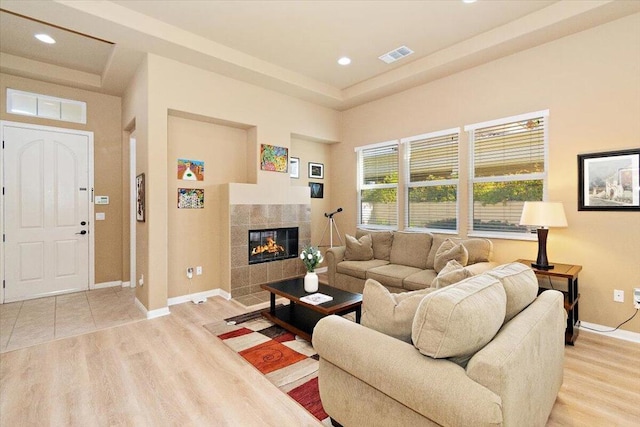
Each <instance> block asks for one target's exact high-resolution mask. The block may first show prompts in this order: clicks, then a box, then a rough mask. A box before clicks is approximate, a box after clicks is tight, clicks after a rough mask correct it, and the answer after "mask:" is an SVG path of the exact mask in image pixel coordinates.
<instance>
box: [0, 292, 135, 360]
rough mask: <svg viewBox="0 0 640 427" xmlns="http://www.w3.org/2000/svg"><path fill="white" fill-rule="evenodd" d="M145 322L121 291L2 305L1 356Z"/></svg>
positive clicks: (132, 299)
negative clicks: (64, 338)
mask: <svg viewBox="0 0 640 427" xmlns="http://www.w3.org/2000/svg"><path fill="white" fill-rule="evenodd" d="M145 318H146V317H145V315H144V313H143V312H142V311H141V310H140V309H139V308H138V307H137V306H136V305H135V289H131V288H122V287H112V288H104V289H95V290H92V291H85V292H77V293H73V294H66V295H59V296H55V297H46V298H39V299H34V300H27V301H19V302H12V303H7V304H0V353H3V352H6V351H11V350H16V349H19V348H23V347H29V346H32V345H35V344H40V343H43V342H46V341H51V340H54V339H58V338H63V337H68V336H72V335H80V334H84V333H87V332H92V331H95V330H98V329H104V328H109V327H112V326H118V325H122V324H124V323H129V322H132V321H137V320H142V319H145Z"/></svg>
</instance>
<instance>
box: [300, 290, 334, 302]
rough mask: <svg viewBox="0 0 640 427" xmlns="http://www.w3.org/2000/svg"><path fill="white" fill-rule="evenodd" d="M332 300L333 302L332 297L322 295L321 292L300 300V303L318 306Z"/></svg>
mask: <svg viewBox="0 0 640 427" xmlns="http://www.w3.org/2000/svg"><path fill="white" fill-rule="evenodd" d="M331 300H333V297H332V296H330V295H325V294H321V293H319V292H318V293H315V294H311V295H307V296H305V297H302V298H300V301H302V302H306V303H307V304H311V305H318V304H322V303H323V302H327V301H331Z"/></svg>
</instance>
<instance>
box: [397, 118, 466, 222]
mask: <svg viewBox="0 0 640 427" xmlns="http://www.w3.org/2000/svg"><path fill="white" fill-rule="evenodd" d="M459 134H460V129H459V128H456V129H449V130H446V131H442V132H435V133H430V134H425V135H418V136H414V137H410V138H406V139H403V140H402V142H403V143H406V144H407V158H408V168H407V171H408V179H407V203H406V207H407V208H406V215H407V226H408V227H409V228H427V229H434V230H437V231H444V230H449V231H457V230H458V219H457V217H458V175H459V168H458V140H459Z"/></svg>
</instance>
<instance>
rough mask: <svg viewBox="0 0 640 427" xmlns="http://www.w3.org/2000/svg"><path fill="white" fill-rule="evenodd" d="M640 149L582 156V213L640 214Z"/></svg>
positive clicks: (579, 188)
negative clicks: (616, 212)
mask: <svg viewBox="0 0 640 427" xmlns="http://www.w3.org/2000/svg"><path fill="white" fill-rule="evenodd" d="M639 166H640V148H634V149H631V150H620V151H609V152H602V153H592V154H578V210H579V211H640V168H639Z"/></svg>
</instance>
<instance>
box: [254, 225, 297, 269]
mask: <svg viewBox="0 0 640 427" xmlns="http://www.w3.org/2000/svg"><path fill="white" fill-rule="evenodd" d="M297 256H298V227H289V228H267V229H264V230H249V264H258V263H261V262H270V261H279V260H283V259H288V258H296V257H297Z"/></svg>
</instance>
